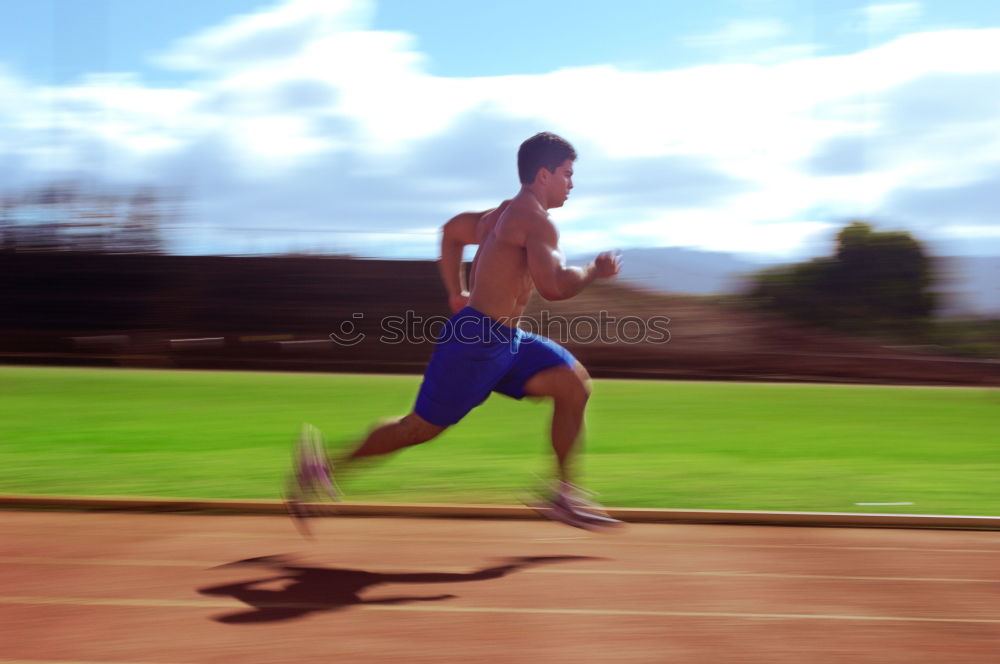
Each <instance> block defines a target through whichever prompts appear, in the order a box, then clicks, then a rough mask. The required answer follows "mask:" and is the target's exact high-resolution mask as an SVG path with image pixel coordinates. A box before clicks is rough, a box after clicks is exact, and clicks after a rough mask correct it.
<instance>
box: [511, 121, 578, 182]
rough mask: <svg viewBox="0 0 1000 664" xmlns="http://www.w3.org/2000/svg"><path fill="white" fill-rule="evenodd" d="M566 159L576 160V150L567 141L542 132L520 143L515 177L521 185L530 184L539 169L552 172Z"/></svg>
mask: <svg viewBox="0 0 1000 664" xmlns="http://www.w3.org/2000/svg"><path fill="white" fill-rule="evenodd" d="M567 159H572V160H574V161H575V160H576V150H574V149H573V146H572V145H570V144H569V141H567V140H566V139H565V138H562V137H561V136H556V135H555V134H552V133H550V132H547V131H543V132H542V133H540V134H535V135H534V136H532V137H531V138H529V139H528V140H526V141H525V142H524V143H521V148H520V149H519V150H518V151H517V176H518V178H520V180H521V184H531V183H532V182H534V181H535V175H537V174H538V169H539V168H544V169H545V170H547V171H549V172H554V171H555V170H556V169H557V168H559V166H561V165H562V163H563V162H564V161H566V160H567Z"/></svg>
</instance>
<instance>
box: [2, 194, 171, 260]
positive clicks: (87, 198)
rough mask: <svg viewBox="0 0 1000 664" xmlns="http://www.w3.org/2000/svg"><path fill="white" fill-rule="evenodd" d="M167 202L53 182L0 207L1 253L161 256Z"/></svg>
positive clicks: (155, 196) (149, 196)
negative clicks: (88, 253)
mask: <svg viewBox="0 0 1000 664" xmlns="http://www.w3.org/2000/svg"><path fill="white" fill-rule="evenodd" d="M167 205H168V202H167V200H166V197H165V196H162V195H160V193H159V192H158V191H157V190H155V189H154V188H152V187H143V188H140V189H138V190H137V191H135V192H133V193H131V194H128V193H123V192H113V191H87V190H84V189H83V187H81V186H80V185H79V184H78V183H76V182H54V183H47V184H45V185H42V186H39V187H35V188H33V189H30V190H28V191H24V192H21V193H20V194H16V195H14V194H11V195H8V196H5V197H4V199H3V201H2V204H0V249H2V250H4V251H36V252H38V251H41V252H51V251H80V252H97V253H144V254H149V253H163V241H162V235H161V232H160V225H161V222H162V221H163V218H164V216H165V209H166V208H167Z"/></svg>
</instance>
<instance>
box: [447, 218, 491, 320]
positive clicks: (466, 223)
mask: <svg viewBox="0 0 1000 664" xmlns="http://www.w3.org/2000/svg"><path fill="white" fill-rule="evenodd" d="M482 215H483V213H482V212H463V213H462V214H460V215H458V216H455V217H452V218H451V219H450V220H449V221H448V222H447V223H446V224H445V225H444V226H442V228H441V259H440V260H439V261H438V270H439V271H440V273H441V280H442V281H443V282H444V287H445V290H447V291H448V300H449V302H451V303H453V304H452V309H455V306H454V302H456V301H457V300H458V299H460V298H461V297H463V296H464V295H466V294H467V291H468V286H467V285H466V283H465V269H464V267H463V265H462V255H463V249H465V247H466V246H467V245H470V244H478V241H477V238H476V224H477V223H478V222H479V219H480V217H482Z"/></svg>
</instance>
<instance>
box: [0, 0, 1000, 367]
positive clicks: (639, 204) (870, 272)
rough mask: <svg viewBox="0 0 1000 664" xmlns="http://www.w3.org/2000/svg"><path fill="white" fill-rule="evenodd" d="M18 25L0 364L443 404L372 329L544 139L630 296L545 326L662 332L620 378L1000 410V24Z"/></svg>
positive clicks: (981, 9) (150, 6) (928, 16)
mask: <svg viewBox="0 0 1000 664" xmlns="http://www.w3.org/2000/svg"><path fill="white" fill-rule="evenodd" d="M0 5H2V8H3V12H4V21H3V22H2V24H0V280H2V283H3V288H2V291H0V361H3V362H7V363H31V364H37V363H53V364H90V365H97V366H150V367H216V368H220V367H221V368H282V369H319V370H340V369H364V370H376V371H382V370H384V371H412V372H419V371H420V370H421V369H422V367H423V363H424V362H425V360H426V358H427V356H428V354H429V346H428V345H427V343H412V344H395V345H392V346H387V345H385V344H382V343H379V342H378V334H377V332H378V329H379V328H378V325H379V321H380V320H382V319H384V317H385V316H391V315H398V314H401V313H402V312H404V311H406V310H412V311H414V312H416V313H417V314H419V315H423V316H436V315H442V314H445V313H447V303H446V301H445V298H444V292H443V289H442V287H441V286H440V282H439V279H438V277H437V268H436V265H435V264H434V262H433V261H434V259H435V258H436V256H437V241H438V236H437V229H438V227H439V226H440V225H441V224H442V223H443V222H444V221H446V220H447V219H448V218H450V217H451V216H453V215H454V214H456V213H458V212H461V211H465V210H483V209H487V208H490V207H493V206H495V205H496V204H497V203H498V202H499V201H501V200H503V199H504V198H506V197H509V196H511V195H512V194H513V193H514V192H515V191H516V190H517V187H518V184H517V178H516V169H515V164H514V162H515V160H514V155H515V153H516V150H517V146H518V145H519V144H520V142H521V141H522V140H524V139H525V138H527V137H528V136H530V135H532V134H534V133H536V132H538V131H542V130H548V131H554V132H557V133H560V134H562V135H564V136H565V137H566V138H568V139H569V140H570V141H571V142H573V143H574V144H575V145H576V147H577V150H578V152H579V154H580V159H579V161H578V162H577V164H576V178H575V179H576V189H574V191H573V194H572V196H571V198H570V200H569V202H568V203H567V205H566V206H565V207H564V208H562V209H559V210H555V211H553V218H554V219H555V221H556V223H557V224H558V225H559V226H560V228H561V230H562V234H563V235H562V242H563V246H564V248H565V249H566V251H567V253H568V254H569V257H570V260H571V261H573V262H583V261H587V260H589V259H590V258H591V257H592V256H593V255H594V254H595V253H596V252H598V251H602V250H605V249H609V248H615V247H617V248H621V249H624V257H625V269H624V273H623V278H622V279H621V280H619V282H617V283H614V284H605V285H601V286H599V287H596V288H594V289H592V290H590V291H588V293H587V294H586V295H585V296H582V297H580V298H578V299H575V300H573V301H570V302H566V303H558V304H557V303H546V302H544V301H541V300H536V301H534V302H533V303H532V305H531V310H530V311H531V312H533V313H535V314H537V313H539V312H541V311H542V310H545V311H552V312H554V313H556V314H558V315H564V316H581V315H591V314H593V313H594V312H596V311H598V310H606V311H610V312H612V313H614V314H615V315H618V316H627V315H638V316H643V317H647V318H648V317H650V316H666V317H668V318H669V319H670V321H671V323H670V332H671V334H670V340H669V342H668V343H646V344H626V345H621V344H618V345H608V344H594V343H589V344H581V345H579V346H577V347H574V352H576V353H577V354H578V355H579V356H580V357H581V359H583V360H584V361H585V362H586V363H587V364H588V365H590V366H592V367H593V373H594V374H595V375H605V376H658V377H709V378H743V377H752V378H759V379H804V380H843V381H893V382H898V381H903V382H931V383H963V384H968V383H972V384H996V382H997V373H998V372H997V358H1000V322H998V319H1000V278H998V277H1000V218H998V216H997V210H1000V199H998V194H997V192H998V191H1000V160H998V158H997V155H998V154H1000V132H997V130H996V129H997V125H996V118H997V117H998V113H1000V5H997V4H996V3H991V2H985V1H974V0H964V1H958V2H944V1H940V0H934V1H924V2H883V3H879V2H864V1H858V0H830V1H828V2H822V3H820V2H815V3H811V2H807V3H802V2H795V1H792V0H708V1H706V2H700V3H696V4H692V3H681V2H658V1H653V0H649V1H636V2H629V3H624V4H623V3H614V4H612V3H608V2H603V1H596V0H594V1H585V0H584V1H581V0H576V1H575V2H572V3H570V2H548V3H534V2H527V1H522V0H511V1H509V2H504V3H495V4H488V5H474V4H470V3H467V2H463V1H459V0H422V1H421V2H409V1H406V0H378V1H376V0H371V1H365V0H322V1H320V0H287V1H284V2H255V1H253V0H212V1H208V2H198V3H195V2H190V3H187V2H186V3H182V5H178V4H177V3H171V4H164V3H158V2H154V1H153V0H128V1H126V0H87V1H84V0H37V1H33V2H27V1H22V0H5V1H3V2H2V3H0ZM468 257H471V254H470V256H468ZM356 315H360V317H357V316H356ZM345 321H351V322H352V324H356V325H357V327H358V329H359V330H360V331H362V332H365V333H366V334H367V336H366V338H365V341H364V342H363V343H361V344H359V345H358V346H356V347H344V346H338V345H337V344H335V343H333V342H332V341H331V340H330V338H329V334H330V333H331V332H334V331H336V330H338V329H341V328H340V326H341V325H342V324H343V323H344V322H345Z"/></svg>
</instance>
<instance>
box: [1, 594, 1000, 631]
mask: <svg viewBox="0 0 1000 664" xmlns="http://www.w3.org/2000/svg"><path fill="white" fill-rule="evenodd" d="M0 604H12V605H33V606H90V607H95V606H109V607H126V608H205V609H231V608H247V605H246V604H245V603H243V602H239V601H235V600H233V601H219V600H215V601H213V600H167V599H163V600H157V599H127V598H108V597H103V598H88V597H29V596H0ZM253 606H254V607H255V608H261V609H302V610H306V611H324V610H333V609H343V608H351V609H357V610H361V611H409V612H421V613H506V614H533V615H566V616H595V617H616V616H638V617H646V618H728V619H733V618H739V619H748V620H840V621H858V622H895V623H958V624H984V625H1000V618H951V617H921V616H870V615H868V616H865V615H836V614H810V613H737V612H724V611H651V610H638V609H563V608H536V607H525V608H522V607H488V606H428V605H426V604H425V605H406V606H400V605H378V604H353V605H345V604H319V603H290V602H289V603H285V602H275V603H260V604H254V605H253Z"/></svg>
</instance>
